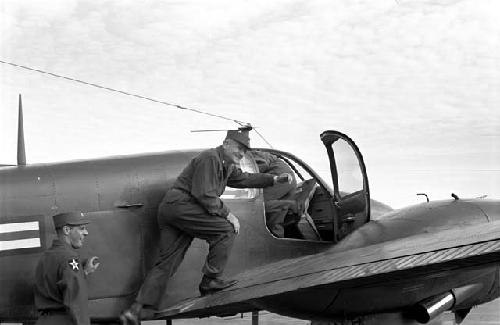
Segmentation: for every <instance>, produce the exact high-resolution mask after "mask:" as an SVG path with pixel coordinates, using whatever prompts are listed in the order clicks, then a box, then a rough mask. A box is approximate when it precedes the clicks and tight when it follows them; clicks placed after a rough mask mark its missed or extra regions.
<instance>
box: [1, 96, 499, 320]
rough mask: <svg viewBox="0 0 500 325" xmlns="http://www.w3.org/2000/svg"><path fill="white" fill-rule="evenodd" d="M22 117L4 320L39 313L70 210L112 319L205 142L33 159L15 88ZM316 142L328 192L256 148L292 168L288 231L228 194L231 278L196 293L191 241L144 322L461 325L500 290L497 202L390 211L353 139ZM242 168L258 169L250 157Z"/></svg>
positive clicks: (98, 307) (5, 212)
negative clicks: (42, 283) (294, 196)
mask: <svg viewBox="0 0 500 325" xmlns="http://www.w3.org/2000/svg"><path fill="white" fill-rule="evenodd" d="M19 116H20V120H19V131H18V139H19V141H18V164H17V165H15V166H5V165H4V166H2V167H0V286H1V290H0V322H7V321H9V322H13V321H14V322H22V323H24V324H30V323H33V322H34V321H35V320H36V318H37V311H36V309H35V306H34V302H33V294H32V288H33V277H34V269H35V265H36V263H37V261H38V259H39V257H40V255H41V253H42V252H43V251H44V250H45V249H47V248H48V247H49V246H50V244H51V241H52V239H53V238H54V237H55V230H54V228H53V223H52V219H51V216H52V215H54V214H56V213H58V212H64V211H73V210H77V211H83V212H84V214H85V216H86V218H88V219H90V220H91V224H89V225H88V229H89V233H90V235H89V236H88V237H87V240H86V244H85V246H84V248H82V249H81V251H82V253H81V254H82V255H83V256H92V255H97V256H99V259H100V262H101V266H100V268H99V270H98V271H97V272H95V273H94V274H92V276H91V277H90V278H89V280H88V283H89V307H90V311H91V320H92V323H93V324H104V323H107V324H109V323H111V324H113V323H114V324H117V323H118V316H119V315H120V313H121V312H122V311H123V310H124V309H126V308H127V307H128V306H129V305H130V304H131V303H132V302H133V300H134V298H135V295H136V293H137V291H138V289H139V288H140V285H141V283H142V281H143V278H144V277H145V275H146V273H147V271H148V270H149V269H150V268H151V267H152V264H153V263H154V261H155V257H156V256H157V241H158V238H159V231H158V227H157V224H156V213H157V207H158V204H159V202H160V200H161V199H162V197H163V195H164V193H165V191H166V190H167V189H168V188H169V187H170V186H172V184H173V182H174V180H175V178H176V176H177V175H178V174H179V173H180V172H181V170H182V169H183V167H184V166H185V165H186V164H187V163H188V161H189V160H190V159H191V158H192V157H194V156H195V155H197V154H198V153H199V152H200V151H201V149H200V150H177V151H167V152H160V153H149V154H136V155H128V156H116V157H108V158H99V159H89V160H79V161H68V162H60V163H59V162H58V163H49V164H27V163H26V155H25V153H24V136H23V130H22V102H21V96H19ZM320 140H321V145H323V146H324V147H325V151H326V154H325V159H328V161H329V166H330V172H331V179H332V184H333V186H330V185H329V184H328V183H327V182H326V181H325V180H323V179H322V178H321V177H320V176H319V175H318V173H316V172H315V171H314V170H313V169H312V168H311V167H310V166H309V165H308V164H307V163H306V162H304V161H303V160H302V159H300V158H298V157H297V156H295V155H294V154H292V153H289V152H284V151H280V150H276V149H268V148H260V149H259V150H263V151H266V152H270V153H272V154H274V155H276V156H278V157H279V158H280V159H282V160H283V161H284V162H286V163H287V164H288V165H289V166H290V167H291V168H292V170H293V171H294V174H295V176H296V178H297V179H298V181H299V185H298V193H299V194H300V195H305V196H306V197H307V200H306V202H307V207H306V209H304V213H302V214H301V215H300V216H299V218H297V220H295V221H294V222H293V223H291V224H289V225H287V226H286V227H287V228H286V236H285V238H277V237H275V236H273V235H272V233H271V232H270V231H269V230H268V228H267V226H266V218H265V211H264V197H263V193H262V190H260V189H231V188H228V189H227V191H226V192H225V193H224V195H223V199H224V201H225V203H227V204H228V206H229V207H230V209H231V211H232V212H233V213H234V214H235V215H237V216H238V217H239V220H240V223H241V229H240V233H239V234H238V237H237V239H236V243H235V246H234V248H233V250H232V253H231V257H230V260H229V263H228V266H227V268H226V272H225V274H226V276H227V277H230V278H236V279H238V280H239V282H238V283H237V284H236V285H235V286H233V287H230V288H227V289H225V290H223V291H221V292H217V293H214V294H211V295H207V296H200V294H199V292H198V290H197V285H198V282H199V280H200V277H201V268H202V265H203V262H204V260H205V256H206V253H207V251H208V250H207V245H206V244H205V243H204V242H203V241H200V240H195V241H194V242H193V244H192V245H191V247H190V248H189V250H188V252H187V254H186V257H185V259H184V261H183V262H182V264H181V266H180V267H179V269H178V271H177V272H176V274H175V275H174V276H173V278H172V280H171V282H170V284H169V287H168V288H167V290H166V291H167V292H165V294H164V296H163V299H162V303H161V308H160V310H158V311H152V312H151V313H148V314H146V315H143V316H144V317H143V320H145V319H149V320H165V321H166V322H167V324H172V323H175V320H176V319H180V318H204V317H210V316H220V317H224V316H228V315H234V314H238V313H247V312H254V313H255V312H258V311H260V310H267V311H270V312H274V313H278V314H281V315H285V316H290V317H294V318H300V319H305V320H311V321H312V324H326V323H328V324H420V323H429V322H431V323H432V322H433V321H434V320H436V319H438V318H439V317H440V315H442V314H443V313H445V312H447V313H449V312H452V313H453V314H454V317H455V320H456V322H457V323H460V322H461V321H463V320H464V318H465V317H466V316H467V314H468V312H469V311H470V309H471V308H472V307H473V306H476V305H479V304H483V303H485V302H489V301H492V300H494V299H496V298H497V297H499V296H500V280H499V278H500V201H499V200H493V199H486V198H472V199H465V198H460V197H459V196H458V195H456V194H453V197H452V198H451V199H449V200H438V201H426V202H422V203H419V204H416V205H412V206H409V207H406V208H402V209H398V210H393V209H391V208H390V207H388V206H386V205H384V204H382V203H380V202H378V201H375V200H373V199H371V198H370V189H369V184H368V177H367V172H366V167H365V164H364V160H363V156H362V154H361V152H360V150H359V148H358V146H357V145H356V143H355V142H354V141H353V140H352V139H351V138H350V137H349V136H347V135H346V134H344V133H342V132H339V131H334V130H328V131H324V132H322V133H321V135H320ZM240 167H241V168H242V169H243V170H244V171H249V172H256V171H257V166H256V163H255V160H254V159H253V157H252V154H251V152H250V153H248V154H247V155H246V156H245V157H244V159H243V160H242V162H241V165H240ZM311 180H313V181H311ZM311 184H312V185H311ZM304 193H305V194H304ZM324 322H326V323H324ZM255 324H256V323H255Z"/></svg>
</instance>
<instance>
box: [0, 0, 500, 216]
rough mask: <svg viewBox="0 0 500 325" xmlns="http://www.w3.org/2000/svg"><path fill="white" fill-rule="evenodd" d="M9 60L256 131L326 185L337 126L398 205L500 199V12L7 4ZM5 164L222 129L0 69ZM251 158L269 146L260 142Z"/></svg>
mask: <svg viewBox="0 0 500 325" xmlns="http://www.w3.org/2000/svg"><path fill="white" fill-rule="evenodd" d="M0 6H1V12H0V14H1V16H0V24H1V25H0V26H1V27H0V28H1V30H0V37H1V43H0V46H1V50H0V60H2V61H7V62H12V63H15V64H20V65H25V66H29V67H32V68H36V69H41V70H44V71H48V72H52V73H56V74H60V75H64V76H67V77H71V78H75V79H80V80H84V81H87V82H91V83H96V84H100V85H103V86H106V87H110V88H115V89H118V90H123V91H127V92H130V93H135V94H138V95H141V96H146V97H150V98H153V99H155V100H160V101H166V102H169V103H173V104H179V105H182V106H185V107H190V108H196V109H199V110H202V111H205V112H210V113H213V114H219V115H223V116H226V117H228V118H231V119H237V120H240V121H245V122H250V123H252V125H254V126H257V127H259V129H258V130H259V132H260V133H261V134H262V135H263V136H264V137H265V138H266V139H267V141H269V142H270V143H271V144H272V145H273V146H274V147H275V148H277V149H281V150H284V151H289V152H293V153H295V154H296V155H298V156H299V157H301V158H302V159H303V160H305V161H306V162H309V163H310V164H311V165H312V166H313V167H314V168H315V169H317V170H318V171H319V172H320V173H321V174H322V175H323V176H324V178H328V177H329V176H328V174H327V158H326V154H325V150H324V148H323V147H322V146H321V143H320V141H319V134H320V133H321V132H322V131H323V130H326V129H336V130H339V131H341V132H344V133H346V134H348V135H350V136H351V137H352V138H353V139H354V140H355V141H356V143H357V144H358V146H359V147H360V149H361V151H362V153H363V154H364V157H365V160H366V164H367V171H368V174H369V180H370V185H371V190H372V197H373V198H375V199H379V200H381V201H383V202H385V203H387V204H389V205H391V206H393V207H396V208H397V207H402V206H404V205H407V204H413V203H418V202H420V201H421V200H422V199H421V198H418V197H417V196H416V195H415V194H416V193H418V192H425V193H427V194H429V195H430V197H431V199H444V198H449V197H450V193H451V192H454V193H457V194H458V195H459V196H461V197H477V196H482V195H488V196H489V197H497V198H498V197H500V149H499V148H500V109H499V106H500V19H498V16H499V15H498V13H499V12H500V2H498V1H495V0H491V1H480V0H466V1H451V0H441V1H438V0H436V1H431V0H429V1H413V0H398V1H394V0H392V1H389V0H387V1H382V0H377V1H373V0H370V1H369V0H366V1H363V0H360V1H351V0H349V1H347V0H346V1H331V0H317V1H316V0H307V1H276V0H273V1H268V0H265V1H264V0H263V1H255V0H253V1H235V0H212V1H202V0H199V1H123V0H120V1H87V0H60V1H55V0H50V1H34V0H24V1H17V0H2V1H0ZM0 75H1V80H0V82H1V83H0V91H1V93H0V163H15V159H16V141H17V140H16V133H17V131H16V128H17V97H18V94H19V93H21V94H22V95H23V104H24V127H25V139H26V152H27V161H28V163H46V162H54V161H62V160H74V159H86V158H93V157H103V156H110V155H123V154H130V153H140V152H156V151H165V150H171V149H181V148H203V147H213V146H215V145H217V144H219V143H220V142H221V140H222V138H223V136H224V134H223V133H203V134H202V133H191V132H190V130H194V129H219V128H222V129H224V128H234V127H237V126H238V125H237V124H235V123H233V122H230V121H226V120H223V119H219V118H214V117H209V116H206V115H202V114H196V113H193V112H190V111H183V110H179V109H177V108H174V107H171V106H165V105H161V104H157V103H153V102H148V101H146V100H142V99H138V98H133V97H129V96H125V95H121V94H118V93H113V92H109V91H106V90H102V89H97V88H94V87H90V86H86V85H82V84H80V83H76V82H71V81H68V80H66V79H61V78H55V77H52V76H49V75H46V74H41V73H36V72H32V71H27V70H23V69H19V68H16V67H13V66H11V65H6V64H0ZM252 141H253V145H255V146H266V144H265V142H264V141H263V140H262V139H260V138H259V137H258V136H257V135H256V134H253V136H252Z"/></svg>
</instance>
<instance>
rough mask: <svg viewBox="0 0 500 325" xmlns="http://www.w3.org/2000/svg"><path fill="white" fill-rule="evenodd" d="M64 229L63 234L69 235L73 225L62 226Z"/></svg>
mask: <svg viewBox="0 0 500 325" xmlns="http://www.w3.org/2000/svg"><path fill="white" fill-rule="evenodd" d="M62 231H63V234H65V235H69V233H70V231H71V227H70V226H68V225H66V226H63V227H62Z"/></svg>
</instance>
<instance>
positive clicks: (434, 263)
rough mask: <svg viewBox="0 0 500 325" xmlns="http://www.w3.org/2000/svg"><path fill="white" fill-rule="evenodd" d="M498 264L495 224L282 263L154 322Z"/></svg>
mask: <svg viewBox="0 0 500 325" xmlns="http://www.w3.org/2000/svg"><path fill="white" fill-rule="evenodd" d="M497 263H500V222H494V223H488V224H481V225H475V226H468V227H463V228H460V229H454V230H446V231H442V232H439V233H429V234H423V235H418V236H412V237H408V238H404V239H399V240H395V241H390V242H386V243H381V244H378V245H373V246H368V247H363V248H358V249H353V250H349V251H345V252H335V251H334V247H333V248H332V250H331V251H326V252H323V253H319V254H315V255H310V256H305V257H300V258H294V259H287V260H282V261H279V262H276V263H272V264H269V265H265V266H261V267H258V268H254V269H252V270H249V271H246V272H244V273H241V274H239V275H237V276H236V278H237V279H238V280H239V282H238V284H237V285H236V286H234V287H231V288H229V289H227V290H224V291H221V292H219V293H216V294H213V295H209V296H205V297H193V298H190V299H187V300H185V301H183V302H181V303H179V304H176V305H173V306H171V307H169V308H167V309H165V310H162V311H160V312H159V313H157V314H156V317H155V318H193V317H208V316H224V315H231V314H236V313H242V312H249V311H252V310H257V309H265V304H266V303H265V302H266V301H269V299H279V298H280V297H282V296H286V295H289V294H291V293H304V295H303V297H306V296H307V294H306V293H307V291H308V290H310V291H315V290H316V291H317V290H321V289H322V288H323V289H328V290H332V289H335V288H337V289H339V288H351V287H359V286H363V285H369V284H370V283H374V282H377V281H378V282H380V281H389V280H394V279H401V278H405V277H407V276H409V275H411V276H417V275H423V276H425V275H426V274H431V273H439V272H441V273H442V272H444V271H446V270H456V269H460V268H464V267H469V268H470V267H477V266H481V265H489V264H497Z"/></svg>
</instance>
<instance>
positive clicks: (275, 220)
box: [252, 150, 299, 238]
mask: <svg viewBox="0 0 500 325" xmlns="http://www.w3.org/2000/svg"><path fill="white" fill-rule="evenodd" d="M252 155H253V157H254V159H255V162H256V163H257V166H259V172H261V173H269V174H272V175H281V174H283V173H288V174H290V175H292V180H291V182H289V183H281V184H276V185H274V186H271V187H267V188H265V189H264V200H265V203H264V204H265V208H266V224H267V227H268V228H269V231H271V232H272V233H273V234H274V235H275V236H276V237H279V238H283V237H285V228H284V223H285V217H286V216H287V214H289V213H295V214H298V213H299V211H298V204H297V201H295V200H294V196H295V194H296V192H297V181H296V180H295V176H293V175H294V174H293V171H292V169H291V168H290V166H288V164H287V163H285V162H284V161H283V160H281V159H279V158H278V157H277V156H275V155H273V154H271V153H269V152H265V151H257V150H254V151H252Z"/></svg>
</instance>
